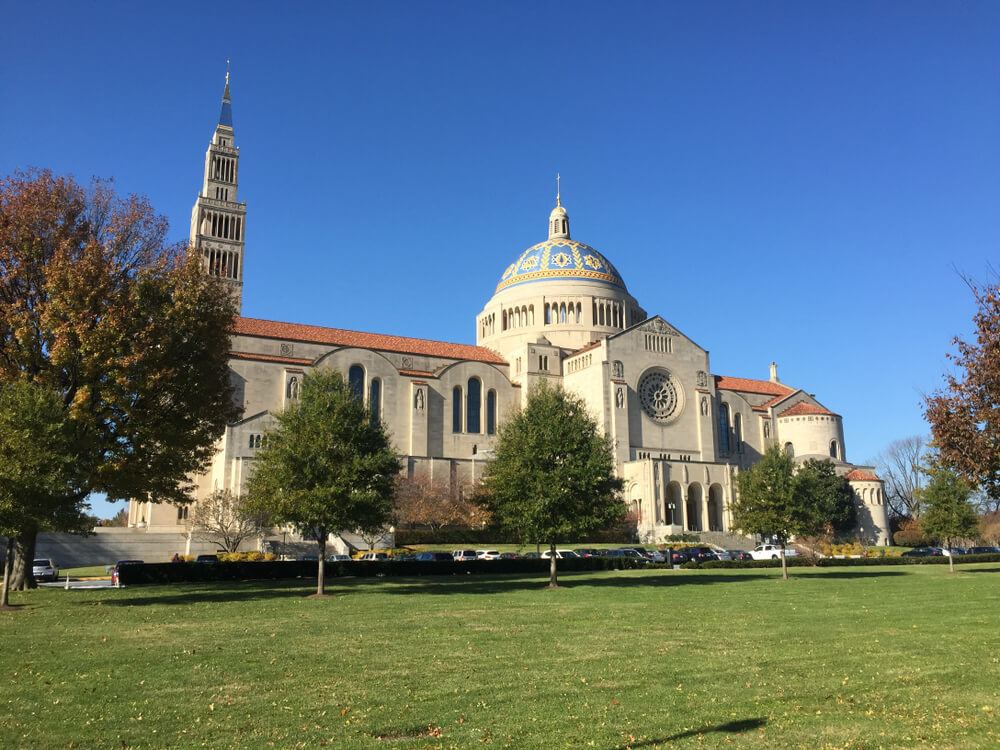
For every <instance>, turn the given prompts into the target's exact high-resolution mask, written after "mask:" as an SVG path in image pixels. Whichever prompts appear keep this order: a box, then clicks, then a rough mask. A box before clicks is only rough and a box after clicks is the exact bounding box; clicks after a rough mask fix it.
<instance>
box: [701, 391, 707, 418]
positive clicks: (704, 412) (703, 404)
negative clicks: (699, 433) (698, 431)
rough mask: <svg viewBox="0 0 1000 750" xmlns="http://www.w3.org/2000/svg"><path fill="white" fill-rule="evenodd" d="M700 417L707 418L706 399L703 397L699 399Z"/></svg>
mask: <svg viewBox="0 0 1000 750" xmlns="http://www.w3.org/2000/svg"><path fill="white" fill-rule="evenodd" d="M701 416H703V417H707V416H708V399H707V398H705V397H704V396H702V397H701Z"/></svg>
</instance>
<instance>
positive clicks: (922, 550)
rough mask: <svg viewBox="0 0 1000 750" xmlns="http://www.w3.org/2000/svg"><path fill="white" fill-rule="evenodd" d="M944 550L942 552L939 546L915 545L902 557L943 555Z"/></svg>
mask: <svg viewBox="0 0 1000 750" xmlns="http://www.w3.org/2000/svg"><path fill="white" fill-rule="evenodd" d="M943 556H944V552H942V551H941V550H940V549H939V548H938V547H914V548H913V549H911V550H907V551H906V552H904V553H903V554H902V555H900V557H943Z"/></svg>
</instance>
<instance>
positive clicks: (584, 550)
mask: <svg viewBox="0 0 1000 750" xmlns="http://www.w3.org/2000/svg"><path fill="white" fill-rule="evenodd" d="M573 551H574V552H575V553H576V554H578V555H579V556H580V557H600V556H601V555H603V554H604V550H602V549H595V548H593V547H577V548H576V549H575V550H573Z"/></svg>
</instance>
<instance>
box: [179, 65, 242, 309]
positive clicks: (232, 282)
mask: <svg viewBox="0 0 1000 750" xmlns="http://www.w3.org/2000/svg"><path fill="white" fill-rule="evenodd" d="M239 162H240V150H239V148H237V147H236V143H235V141H234V140H233V103H232V100H231V99H230V97H229V62H228V61H226V87H225V89H224V90H223V92H222V110H221V111H220V112H219V122H218V124H217V125H216V126H215V133H214V134H213V135H212V140H211V142H210V143H209V144H208V150H207V151H206V152H205V177H204V179H203V180H202V186H201V193H199V195H198V198H197V200H195V203H194V208H193V209H192V211H191V248H192V252H195V253H197V254H198V255H199V256H200V257H201V259H202V260H201V262H202V268H203V269H204V270H205V273H207V274H209V275H210V276H218V277H219V278H221V279H223V280H225V282H226V283H227V284H228V285H229V286H230V287H231V289H232V293H233V296H234V298H235V299H236V308H237V312H241V311H242V307H243V236H244V231H245V228H246V213H247V204H246V203H240V202H239V201H238V200H237V196H236V190H237V185H238V182H239Z"/></svg>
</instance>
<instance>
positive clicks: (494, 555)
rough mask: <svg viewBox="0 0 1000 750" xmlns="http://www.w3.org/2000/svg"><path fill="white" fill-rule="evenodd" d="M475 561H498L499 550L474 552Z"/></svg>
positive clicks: (478, 550)
mask: <svg viewBox="0 0 1000 750" xmlns="http://www.w3.org/2000/svg"><path fill="white" fill-rule="evenodd" d="M476 559H477V560H499V559H500V550H497V549H477V550H476Z"/></svg>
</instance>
